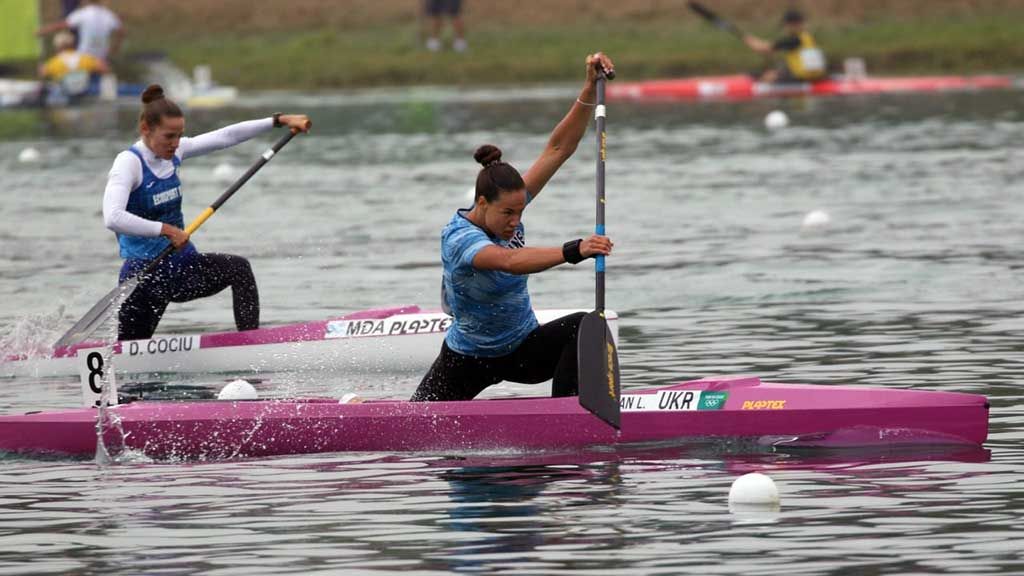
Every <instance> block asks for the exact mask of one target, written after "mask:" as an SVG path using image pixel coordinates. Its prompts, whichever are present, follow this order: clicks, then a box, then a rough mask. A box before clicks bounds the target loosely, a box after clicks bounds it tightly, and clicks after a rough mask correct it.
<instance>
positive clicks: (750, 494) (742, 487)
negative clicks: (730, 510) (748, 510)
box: [729, 472, 779, 506]
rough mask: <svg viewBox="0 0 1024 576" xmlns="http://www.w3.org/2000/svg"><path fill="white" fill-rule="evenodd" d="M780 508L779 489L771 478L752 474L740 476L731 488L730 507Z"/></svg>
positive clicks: (755, 473) (756, 473)
mask: <svg viewBox="0 0 1024 576" xmlns="http://www.w3.org/2000/svg"><path fill="white" fill-rule="evenodd" d="M736 504H739V505H757V506H778V505H779V489H778V488H776V487H775V481H773V480H772V479H771V478H769V477H767V476H765V475H764V474H760V473H758V472H752V473H750V474H744V475H743V476H740V477H739V478H737V479H736V480H735V481H733V483H732V488H729V505H730V506H732V505H736Z"/></svg>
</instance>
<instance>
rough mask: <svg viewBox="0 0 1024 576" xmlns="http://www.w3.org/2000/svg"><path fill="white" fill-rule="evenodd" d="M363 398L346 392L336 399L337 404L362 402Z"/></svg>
mask: <svg viewBox="0 0 1024 576" xmlns="http://www.w3.org/2000/svg"><path fill="white" fill-rule="evenodd" d="M362 403H363V399H362V397H360V396H359V395H358V394H355V393H353V392H348V393H346V394H345V395H344V396H342V397H341V400H338V404H362Z"/></svg>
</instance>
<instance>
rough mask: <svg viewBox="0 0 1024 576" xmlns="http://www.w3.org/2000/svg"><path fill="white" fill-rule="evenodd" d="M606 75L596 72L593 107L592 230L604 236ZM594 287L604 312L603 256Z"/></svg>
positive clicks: (596, 264)
mask: <svg viewBox="0 0 1024 576" xmlns="http://www.w3.org/2000/svg"><path fill="white" fill-rule="evenodd" d="M606 81H607V77H606V75H605V73H604V71H603V70H598V72H597V107H596V108H595V109H594V120H595V121H596V123H597V221H596V222H597V225H596V226H595V228H594V232H595V233H596V234H599V235H601V236H604V232H605V230H604V205H605V202H604V162H605V146H606V143H607V140H608V139H607V136H606V134H605V128H604V126H605V116H606V109H605V105H604V88H605V83H606ZM594 260H595V262H594V268H595V271H596V274H595V283H596V289H595V291H594V295H595V296H594V298H595V302H594V308H595V309H596V310H597V311H598V313H603V312H604V256H603V255H601V254H598V255H597V256H595V257H594Z"/></svg>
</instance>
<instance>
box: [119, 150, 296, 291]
mask: <svg viewBox="0 0 1024 576" xmlns="http://www.w3.org/2000/svg"><path fill="white" fill-rule="evenodd" d="M295 134H296V132H295V131H293V130H289V131H288V133H287V134H285V135H284V136H282V137H281V138H280V139H279V140H278V141H277V142H276V143H274V145H273V146H271V147H270V149H269V150H267V151H266V152H264V153H263V154H262V155H261V156H260V159H259V160H257V161H256V163H255V164H253V165H252V166H250V167H249V169H248V170H246V171H245V174H242V176H241V177H239V179H238V180H235V183H234V184H232V185H231V186H230V187H229V188H228V189H227V190H225V191H224V193H223V194H221V195H220V197H219V198H217V199H216V200H215V201H214V202H213V204H210V205H209V206H207V208H206V210H203V212H202V213H201V214H199V216H196V218H195V220H192V222H189V225H188V226H187V227H185V233H186V234H188V235H190V236H191V235H192V233H193V232H195V231H196V230H198V229H199V227H200V226H202V225H203V223H204V222H206V221H207V220H209V218H210V216H213V213H214V212H216V211H217V209H218V208H220V207H221V206H222V205H223V204H224V203H225V202H227V201H228V198H231V196H233V195H234V194H235V192H238V189H239V188H241V187H242V186H244V185H245V183H246V182H248V181H249V179H250V178H252V177H253V175H254V174H256V173H257V172H259V171H260V168H263V166H265V165H266V163H267V162H270V159H271V158H273V157H274V155H276V154H277V153H278V152H280V151H281V148H284V146H285V144H287V143H288V142H291V139H292V138H294V137H295ZM174 250H175V248H174V245H173V244H168V245H167V247H166V248H164V249H163V251H162V252H160V254H159V255H157V257H156V258H154V259H152V260H150V262H149V264H147V265H146V267H145V268H143V269H142V271H141V272H139V273H138V274H137V276H139V277H140V278H143V277H145V276H146V274H148V273H150V272H152V271H153V269H154V268H156V266H157V264H159V263H160V261H161V260H163V259H164V258H166V257H167V256H168V255H169V254H170V253H171V252H174Z"/></svg>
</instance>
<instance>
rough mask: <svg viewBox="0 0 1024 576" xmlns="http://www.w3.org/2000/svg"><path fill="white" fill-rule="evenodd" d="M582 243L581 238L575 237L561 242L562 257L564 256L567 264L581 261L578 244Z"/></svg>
mask: <svg viewBox="0 0 1024 576" xmlns="http://www.w3.org/2000/svg"><path fill="white" fill-rule="evenodd" d="M582 243H583V240H582V239H580V238H577V239H575V240H570V241H568V242H566V243H565V244H562V258H565V261H566V262H568V263H569V264H579V263H580V262H583V254H582V253H581V252H580V244H582Z"/></svg>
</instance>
